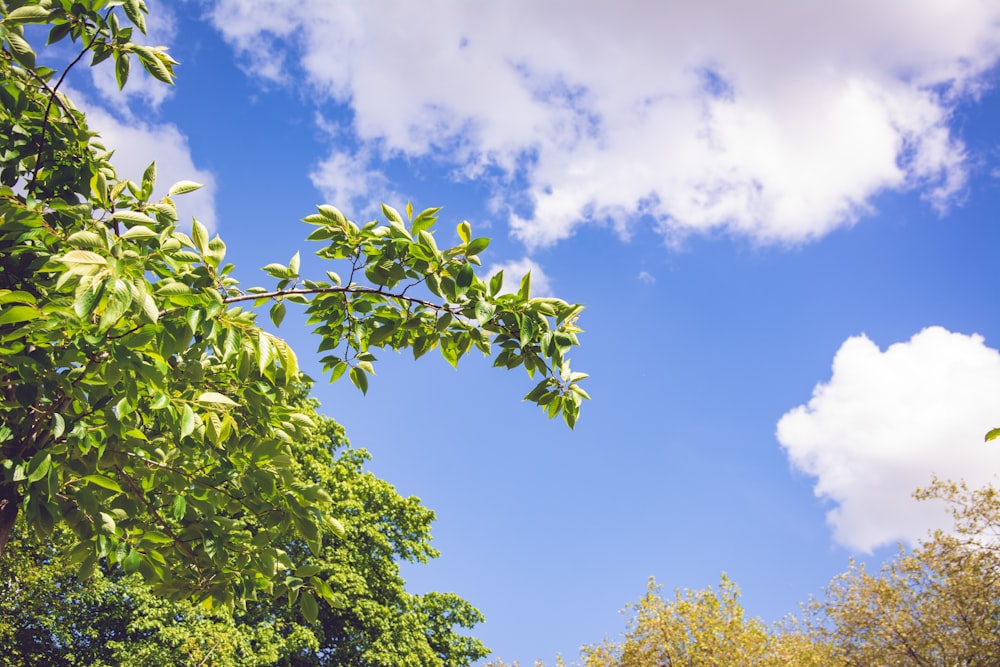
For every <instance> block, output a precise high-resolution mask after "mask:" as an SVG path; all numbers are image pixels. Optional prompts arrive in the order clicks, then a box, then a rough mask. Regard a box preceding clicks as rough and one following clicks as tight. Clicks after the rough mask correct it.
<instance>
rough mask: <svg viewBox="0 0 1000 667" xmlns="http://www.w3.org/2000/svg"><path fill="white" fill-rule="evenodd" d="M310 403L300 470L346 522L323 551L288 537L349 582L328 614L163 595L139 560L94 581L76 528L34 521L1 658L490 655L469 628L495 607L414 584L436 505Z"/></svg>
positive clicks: (225, 661)
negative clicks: (392, 477) (371, 460)
mask: <svg viewBox="0 0 1000 667" xmlns="http://www.w3.org/2000/svg"><path fill="white" fill-rule="evenodd" d="M299 409H300V410H301V411H302V413H303V414H306V415H308V416H309V417H310V419H311V420H312V421H313V422H314V423H315V424H316V428H315V429H314V430H313V436H312V437H311V438H310V439H309V440H307V441H305V442H302V443H295V444H294V445H293V451H294V453H295V474H296V476H297V477H298V478H299V479H302V480H304V481H307V482H310V483H315V484H318V485H319V488H321V489H324V490H325V491H326V492H327V493H329V494H330V496H331V497H332V499H333V500H332V507H331V509H332V511H334V512H336V513H337V515H338V516H341V517H342V518H343V521H344V526H345V533H346V534H345V538H344V539H341V540H335V541H331V542H327V543H325V544H324V546H323V549H322V551H321V552H320V553H319V554H316V555H313V554H309V553H306V552H305V545H302V544H300V543H297V542H296V541H295V540H291V541H289V542H287V543H285V544H283V545H282V546H283V547H284V548H285V549H286V550H287V551H288V552H289V553H292V554H294V555H296V556H301V557H302V561H303V565H302V566H300V568H299V573H301V574H303V575H306V574H308V577H319V578H320V579H322V580H325V581H327V582H329V583H330V585H331V586H332V587H333V589H334V590H335V591H336V592H335V595H334V603H335V604H334V605H322V606H321V607H320V608H319V609H318V611H317V618H318V620H317V621H316V622H310V621H309V620H308V619H307V618H306V617H305V615H304V614H303V613H301V612H300V611H299V610H297V609H296V608H290V607H289V606H288V605H287V603H286V602H285V601H284V600H271V599H262V600H260V601H258V602H256V603H254V602H250V603H248V604H247V605H246V607H245V608H244V609H235V610H232V611H230V610H229V609H226V608H224V607H214V608H206V607H205V606H204V605H198V604H194V603H192V602H190V601H187V600H180V601H167V600H163V599H162V598H160V597H158V596H156V595H154V594H153V592H152V590H151V589H150V587H149V586H147V585H146V584H144V583H143V582H142V578H141V576H139V575H138V573H134V574H131V575H126V574H125V573H124V572H123V571H122V570H121V568H118V567H110V566H105V567H102V568H98V569H97V570H96V571H95V573H94V575H93V576H92V577H91V578H89V579H88V580H87V581H85V582H81V581H80V580H79V579H78V578H77V576H76V569H77V568H76V566H75V565H74V564H73V563H72V562H71V560H70V559H69V558H68V549H67V546H69V545H71V544H72V541H73V536H72V534H71V533H69V531H68V530H65V529H62V530H57V531H55V535H54V536H53V537H49V538H47V539H46V540H45V541H40V540H39V538H38V537H37V536H36V535H34V533H33V532H32V531H26V530H24V528H25V526H24V524H23V522H21V523H19V530H17V531H16V532H15V534H14V536H13V538H12V542H11V544H12V545H13V547H14V549H13V554H14V555H15V557H14V558H12V559H8V562H7V564H6V567H5V577H4V581H2V582H0V646H3V647H4V649H5V650H4V651H0V665H2V666H3V667H7V666H11V667H13V666H15V665H17V666H21V665H39V666H41V665H46V666H50V665H51V666H59V665H65V666H67V667H68V666H76V665H80V666H81V667H82V666H99V665H131V666H136V667H138V666H148V667H159V666H160V665H198V664H206V665H208V664H210V665H213V666H214V667H250V666H264V665H302V666H306V665H317V666H319V665H331V666H333V665H337V666H341V667H361V666H365V667H397V666H398V667H403V666H409V665H413V666H432V665H438V666H439V667H460V666H462V665H470V664H471V663H473V662H474V661H475V660H477V659H479V658H481V657H483V656H485V655H486V653H487V650H486V649H485V647H484V646H483V645H482V644H481V643H480V642H479V641H478V640H475V639H472V638H470V637H467V636H465V635H462V634H460V633H459V632H457V631H456V629H461V628H471V627H472V626H473V625H475V624H476V623H478V622H480V621H481V620H482V617H481V615H480V614H479V612H478V611H477V610H476V609H475V608H473V607H472V606H471V605H470V604H469V603H468V602H466V601H465V600H463V599H461V598H459V597H458V596H456V595H453V594H441V593H430V594H427V595H413V594H410V593H407V592H406V591H405V589H404V587H403V580H402V578H401V577H400V575H399V566H398V564H397V559H403V560H408V561H416V562H421V561H425V560H427V559H428V558H433V557H434V556H436V555H437V552H436V551H435V550H434V549H433V548H432V547H431V546H430V542H429V541H430V524H431V521H432V520H433V518H434V515H433V512H431V511H430V510H428V509H426V508H424V507H422V506H421V505H420V502H419V500H418V499H416V498H404V497H402V496H400V495H399V494H398V493H397V492H396V491H395V489H393V487H392V486H391V485H389V484H388V483H386V482H385V481H383V480H380V479H378V478H376V477H375V476H374V475H372V474H371V473H369V472H366V471H364V470H363V468H362V465H363V463H364V461H365V460H366V459H367V458H368V455H367V452H365V451H364V450H359V449H352V448H350V446H349V445H348V443H347V441H346V440H345V438H344V434H343V429H342V428H341V427H340V426H339V425H338V424H337V423H336V422H334V421H333V420H332V419H329V418H327V417H323V416H321V415H318V414H317V413H316V412H315V410H314V404H313V402H311V401H306V400H302V401H301V402H300V403H299ZM305 578H306V577H303V579H305Z"/></svg>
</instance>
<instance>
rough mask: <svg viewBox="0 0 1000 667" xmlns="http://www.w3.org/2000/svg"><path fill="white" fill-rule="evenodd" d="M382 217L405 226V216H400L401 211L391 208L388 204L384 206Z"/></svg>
mask: <svg viewBox="0 0 1000 667" xmlns="http://www.w3.org/2000/svg"><path fill="white" fill-rule="evenodd" d="M382 215H384V216H385V217H386V218H387V219H389V220H390V221H392V222H397V223H399V224H403V216H401V215H400V214H399V211H397V210H396V209H394V208H393V207H391V206H389V205H388V204H382Z"/></svg>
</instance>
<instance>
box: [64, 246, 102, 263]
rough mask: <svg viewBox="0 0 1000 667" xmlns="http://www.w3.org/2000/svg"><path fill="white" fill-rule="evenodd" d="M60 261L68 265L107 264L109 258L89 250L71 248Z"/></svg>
mask: <svg viewBox="0 0 1000 667" xmlns="http://www.w3.org/2000/svg"><path fill="white" fill-rule="evenodd" d="M59 261H60V262H62V263H63V264H66V265H67V266H73V265H85V266H107V265H108V260H106V259H104V258H103V257H101V256H100V255H98V254H97V253H94V252H90V251H89V250H70V251H69V252H68V253H66V254H65V255H63V256H62V257H60V258H59Z"/></svg>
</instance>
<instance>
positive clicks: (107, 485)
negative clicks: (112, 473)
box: [82, 475, 125, 493]
mask: <svg viewBox="0 0 1000 667" xmlns="http://www.w3.org/2000/svg"><path fill="white" fill-rule="evenodd" d="M82 479H83V480H84V481H85V482H87V483H88V484H93V485H94V486H99V487H101V488H102V489H107V490H108V491H114V492H115V493H125V491H124V490H123V489H122V487H121V485H120V484H118V482H116V481H115V480H113V479H111V478H110V477H105V476H104V475H84V476H83V477H82Z"/></svg>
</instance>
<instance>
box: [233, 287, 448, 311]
mask: <svg viewBox="0 0 1000 667" xmlns="http://www.w3.org/2000/svg"><path fill="white" fill-rule="evenodd" d="M306 294H344V295H347V294H377V295H379V296H385V297H389V298H392V299H399V300H401V301H407V302H409V303H412V304H416V305H420V306H424V307H425V308H429V309H431V310H435V311H438V312H448V313H451V314H452V315H461V314H462V309H461V308H460V307H459V306H442V305H440V304H436V303H434V302H432V301H426V300H424V299H418V298H416V297H412V296H407V295H406V294H405V293H398V294H396V293H391V292H380V291H379V290H378V289H375V288H373V287H313V288H311V289H288V290H276V291H274V292H261V293H259V294H240V295H239V296H230V297H224V298H223V299H222V303H224V304H226V305H228V304H230V303H237V302H240V301H255V300H257V299H281V298H284V297H289V296H298V295H306Z"/></svg>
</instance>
